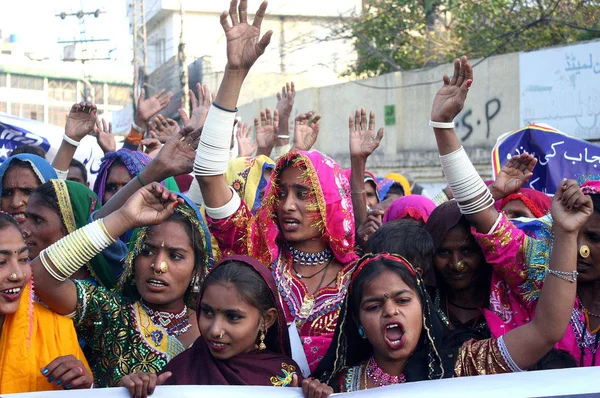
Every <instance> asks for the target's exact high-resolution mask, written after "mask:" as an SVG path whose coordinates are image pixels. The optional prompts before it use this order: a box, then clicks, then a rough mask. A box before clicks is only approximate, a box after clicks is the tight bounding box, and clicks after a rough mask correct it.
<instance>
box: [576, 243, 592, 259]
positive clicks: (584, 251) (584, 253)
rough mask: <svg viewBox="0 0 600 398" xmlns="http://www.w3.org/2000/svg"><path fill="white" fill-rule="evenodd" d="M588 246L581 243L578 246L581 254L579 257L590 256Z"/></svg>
mask: <svg viewBox="0 0 600 398" xmlns="http://www.w3.org/2000/svg"><path fill="white" fill-rule="evenodd" d="M590 253H591V251H590V248H589V247H588V246H587V245H582V246H581V247H580V248H579V255H581V257H583V258H588V257H589V256H590Z"/></svg>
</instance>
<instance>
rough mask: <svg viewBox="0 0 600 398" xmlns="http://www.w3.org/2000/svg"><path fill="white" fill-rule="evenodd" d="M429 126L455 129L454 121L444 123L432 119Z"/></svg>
mask: <svg viewBox="0 0 600 398" xmlns="http://www.w3.org/2000/svg"><path fill="white" fill-rule="evenodd" d="M429 127H433V128H436V129H453V128H454V122H448V123H444V122H434V121H432V120H430V121H429Z"/></svg>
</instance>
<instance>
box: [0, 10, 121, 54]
mask: <svg viewBox="0 0 600 398" xmlns="http://www.w3.org/2000/svg"><path fill="white" fill-rule="evenodd" d="M126 7H127V2H126V0H96V1H92V0H51V1H50V0H20V1H19V0H16V1H15V0H0V9H1V10H2V12H1V13H0V29H1V30H2V37H3V38H7V37H9V36H10V35H11V34H16V35H17V40H18V41H19V42H20V43H22V44H23V45H24V46H25V47H26V48H27V49H32V50H33V51H35V52H39V53H41V54H43V55H44V56H46V57H51V58H60V57H61V56H62V46H64V45H61V44H58V43H57V42H58V40H78V39H80V23H79V22H80V20H79V19H78V18H77V17H76V16H70V17H67V18H66V19H64V20H62V19H61V18H60V17H57V16H55V15H56V14H60V13H61V12H62V11H64V12H67V13H72V12H75V13H76V12H77V11H79V10H83V11H85V12H93V11H95V10H96V9H100V10H102V11H105V13H103V14H101V15H100V17H99V18H95V17H94V16H93V15H91V16H86V17H85V18H84V23H85V34H86V36H87V39H92V38H95V39H110V42H107V43H97V44H94V43H90V44H89V46H90V48H96V49H97V56H99V57H103V58H104V57H107V56H108V51H109V50H111V49H115V50H114V51H113V52H112V53H111V54H110V56H111V59H112V61H113V65H114V63H119V64H121V63H122V64H124V65H131V58H132V54H131V48H132V38H131V35H130V34H129V20H128V18H127V8H126Z"/></svg>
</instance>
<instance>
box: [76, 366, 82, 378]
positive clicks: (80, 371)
mask: <svg viewBox="0 0 600 398" xmlns="http://www.w3.org/2000/svg"><path fill="white" fill-rule="evenodd" d="M77 369H79V376H83V369H82V368H81V367H79V366H78V367H77Z"/></svg>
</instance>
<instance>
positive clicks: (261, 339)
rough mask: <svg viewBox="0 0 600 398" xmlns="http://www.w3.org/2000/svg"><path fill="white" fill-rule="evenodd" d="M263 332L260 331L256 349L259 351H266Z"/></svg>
mask: <svg viewBox="0 0 600 398" xmlns="http://www.w3.org/2000/svg"><path fill="white" fill-rule="evenodd" d="M265 338H266V337H265V332H263V331H262V330H261V331H260V344H259V345H258V349H259V350H261V351H262V350H266V349H267V345H266V344H265Z"/></svg>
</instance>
